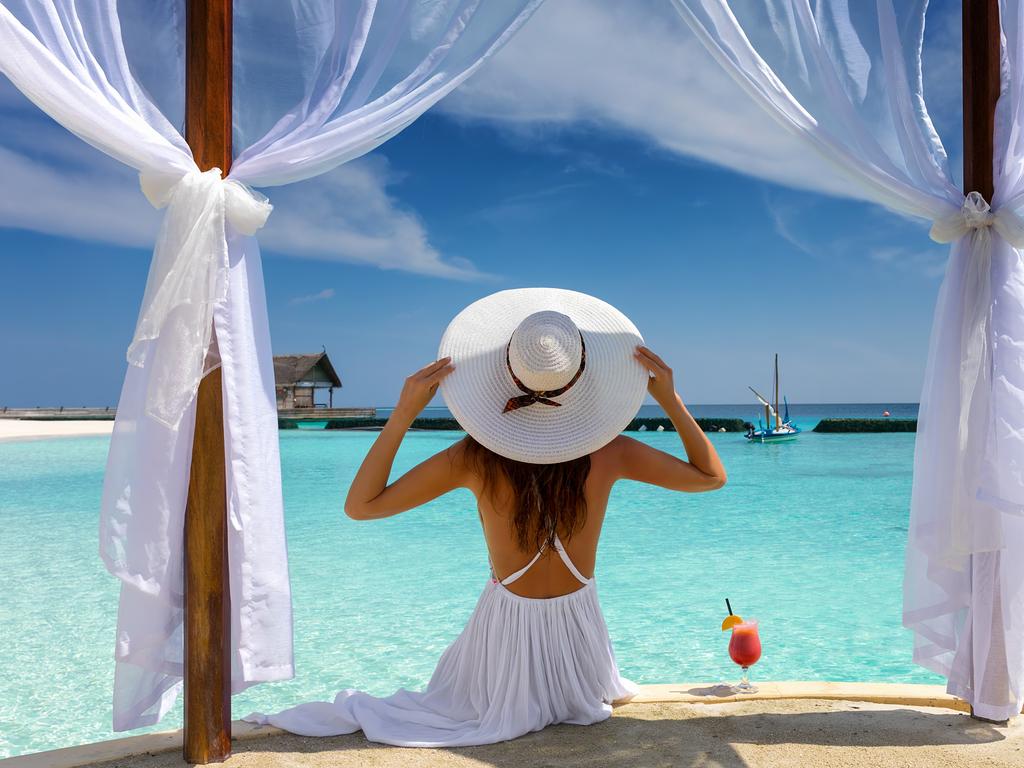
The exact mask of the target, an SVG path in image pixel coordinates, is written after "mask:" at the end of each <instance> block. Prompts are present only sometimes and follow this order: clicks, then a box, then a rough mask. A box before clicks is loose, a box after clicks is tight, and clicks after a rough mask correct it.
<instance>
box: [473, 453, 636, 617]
mask: <svg viewBox="0 0 1024 768" xmlns="http://www.w3.org/2000/svg"><path fill="white" fill-rule="evenodd" d="M611 452H612V451H611V449H609V448H608V447H607V446H606V447H605V448H602V449H600V450H598V451H595V452H594V453H592V454H591V455H590V472H589V474H588V475H587V481H586V485H585V487H584V496H585V498H586V501H587V514H586V518H585V520H584V522H583V525H582V527H581V528H580V529H579V530H577V531H575V532H571V531H567V530H559V531H558V537H559V539H560V540H561V542H562V546H563V547H564V548H565V552H566V554H567V555H568V556H569V559H570V560H571V561H572V562H573V563H574V564H575V566H576V568H577V569H578V570H579V571H580V573H581V574H582V575H583V576H584V577H586V578H592V577H593V575H594V567H595V565H596V561H597V543H598V539H599V538H600V536H601V527H602V525H603V524H604V515H605V510H606V508H607V506H608V496H609V494H610V493H611V489H612V485H613V484H614V482H615V479H616V478H615V474H614V473H613V472H611V471H609V470H610V469H611V468H612V467H611V462H610V460H609V453H611ZM498 482H499V483H500V487H498V488H496V489H495V490H494V492H492V493H485V492H484V490H483V487H482V486H483V482H482V478H480V477H479V475H477V474H476V473H472V472H471V473H469V475H468V478H467V482H466V486H467V487H468V488H469V489H470V490H471V491H473V495H474V496H476V499H477V511H478V512H479V514H480V522H481V525H482V526H483V530H484V539H485V540H486V542H487V551H488V554H489V555H490V560H491V567H492V568H493V569H494V575H495V578H497V579H498V580H499V581H500V580H502V579H505V578H506V577H508V576H509V574H513V573H515V572H516V571H519V570H520V569H521V568H523V567H524V566H526V565H527V564H529V563H530V561H531V560H532V559H533V557H534V556H535V555H536V554H537V553H536V552H534V551H530V552H524V551H523V550H521V549H520V548H519V545H518V543H517V542H516V540H515V536H514V534H513V529H512V525H511V521H510V518H511V515H512V504H511V499H512V489H511V488H510V487H509V485H508V482H507V481H506V480H504V479H500V480H499V481H498ZM581 587H582V584H581V583H580V581H579V579H577V578H576V576H575V575H574V574H573V573H572V572H571V571H570V570H569V568H568V567H567V566H566V564H565V563H564V562H563V561H562V558H561V557H560V556H559V555H558V553H557V552H555V551H554V550H552V549H547V550H545V551H544V552H543V553H542V554H541V556H540V558H539V559H538V560H537V562H535V563H534V564H533V565H532V566H530V568H529V569H528V570H527V571H526V572H525V573H523V575H522V576H520V577H518V578H517V579H516V580H515V582H514V584H510V585H508V587H507V589H509V591H511V592H513V593H515V594H517V595H519V596H521V597H530V598H550V597H559V596H561V595H565V594H568V593H570V592H575V591H576V590H577V589H580V588H581Z"/></svg>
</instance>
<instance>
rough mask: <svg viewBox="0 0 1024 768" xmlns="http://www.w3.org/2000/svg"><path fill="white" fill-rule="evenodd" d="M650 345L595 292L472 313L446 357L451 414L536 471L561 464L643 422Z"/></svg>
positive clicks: (489, 301)
mask: <svg viewBox="0 0 1024 768" xmlns="http://www.w3.org/2000/svg"><path fill="white" fill-rule="evenodd" d="M642 343H643V337H641V336H640V332H639V331H638V330H637V329H636V326H635V325H633V323H631V322H630V321H629V318H627V317H626V316H625V315H623V314H622V313H621V312H619V310H617V309H615V307H613V306H611V305H610V304H606V303H605V302H603V301H601V300H600V299H596V298H594V297H593V296H588V295H587V294H585V293H577V292H576V291H567V290H563V289H561V288H518V289H514V290H508V291H499V292H498V293H492V294H491V295H490V296H485V297H484V298H482V299H480V300H479V301H476V302H474V303H473V304H470V305H469V306H468V307H466V308H465V309H464V310H462V311H461V312H460V313H459V314H458V315H456V317H455V319H454V320H452V322H451V323H450V324H449V326H448V329H447V330H446V331H445V332H444V336H443V337H442V338H441V348H440V350H439V352H438V357H439V358H443V357H451V358H452V363H453V364H454V366H455V370H454V371H453V372H452V373H451V375H449V376H448V377H447V378H446V379H445V380H444V381H443V382H442V383H441V387H440V389H441V394H442V395H443V396H444V401H445V404H446V405H447V406H448V410H450V411H451V412H452V415H453V416H454V417H455V419H456V420H457V421H458V422H459V424H460V425H461V426H462V428H463V429H465V430H466V432H468V433H469V434H470V435H471V436H472V437H473V438H474V439H475V440H476V441H477V442H479V443H480V444H481V445H483V446H484V447H485V448H489V449H490V450H492V451H494V452H495V453H498V454H501V455H502V456H505V457H507V458H510V459H514V460H516V461H522V462H527V463H530V464H555V463H558V462H563V461H570V460H572V459H576V458H579V457H580V456H585V455H587V454H588V453H593V452H594V451H596V450H597V449H598V448H601V447H602V446H604V445H607V444H608V443H609V442H611V441H612V440H613V439H614V438H615V436H616V435H618V434H619V433H620V432H622V430H623V429H625V428H626V426H627V425H628V424H629V422H630V421H631V420H632V419H633V418H634V417H635V416H636V413H637V411H638V410H639V409H640V405H641V403H642V402H643V399H644V395H645V394H646V393H647V380H648V373H647V371H646V369H644V367H643V366H642V365H640V363H639V362H638V361H637V360H636V359H635V358H634V357H633V353H634V352H635V350H636V347H637V345H638V344H642Z"/></svg>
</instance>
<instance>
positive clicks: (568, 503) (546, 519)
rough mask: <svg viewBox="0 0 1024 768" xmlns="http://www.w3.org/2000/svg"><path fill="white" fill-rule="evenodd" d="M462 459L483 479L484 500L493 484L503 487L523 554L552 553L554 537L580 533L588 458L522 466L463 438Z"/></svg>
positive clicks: (583, 520) (490, 493)
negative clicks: (502, 482) (507, 492)
mask: <svg viewBox="0 0 1024 768" xmlns="http://www.w3.org/2000/svg"><path fill="white" fill-rule="evenodd" d="M465 456H466V461H467V463H468V464H469V466H470V467H471V468H472V469H474V470H475V471H476V472H477V474H479V475H480V477H481V478H482V480H483V491H484V493H485V494H488V495H490V496H491V497H492V498H494V494H495V493H496V492H497V490H498V479H499V478H504V479H505V480H506V481H507V482H508V485H509V487H510V488H511V493H512V499H511V501H512V504H511V507H512V516H511V518H510V520H509V524H510V526H511V527H512V532H513V534H514V535H515V539H516V543H517V544H518V546H519V548H520V549H521V550H522V551H524V552H528V551H530V550H531V549H535V550H537V551H540V550H541V549H542V548H544V547H554V546H555V536H556V535H557V534H558V532H559V531H562V532H563V533H564V534H565V538H567V539H568V538H571V537H572V535H573V534H574V533H576V532H577V531H578V530H579V529H580V528H582V527H583V523H584V522H585V521H586V519H587V499H586V496H584V494H583V487H584V485H585V483H586V481H587V475H588V474H590V456H589V455H588V456H581V457H580V458H578V459H573V460H572V461H564V462H561V463H559V464H527V463H525V462H522V461H515V460H513V459H507V458H505V457H504V456H501V455H499V454H497V453H494V451H491V450H489V449H488V448H485V447H484V446H482V445H480V443H478V442H477V441H476V440H474V439H473V438H472V437H469V436H468V435H467V436H466V453H465Z"/></svg>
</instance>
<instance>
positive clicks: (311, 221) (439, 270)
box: [260, 155, 488, 280]
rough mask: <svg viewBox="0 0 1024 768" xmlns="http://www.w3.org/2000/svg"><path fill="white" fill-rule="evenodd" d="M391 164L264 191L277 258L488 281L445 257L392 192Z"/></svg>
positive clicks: (268, 243) (380, 162) (363, 165)
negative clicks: (270, 206) (271, 206)
mask: <svg viewBox="0 0 1024 768" xmlns="http://www.w3.org/2000/svg"><path fill="white" fill-rule="evenodd" d="M395 181H396V179H395V176H394V175H393V174H392V173H391V171H390V167H389V165H388V162H387V159H386V158H384V157H383V156H381V155H372V156H368V157H364V158H361V159H359V160H355V161H353V162H351V163H347V164H346V165H343V166H341V167H340V168H338V169H336V170H334V171H331V172H330V173H328V174H325V175H323V176H320V177H317V178H315V179H311V180H309V181H305V182H302V183H299V184H289V185H288V186H284V187H274V188H271V189H266V190H264V191H265V192H266V193H267V194H268V195H269V196H270V198H271V201H272V202H273V203H274V213H273V214H272V215H271V217H270V220H269V221H268V222H267V226H266V227H265V228H264V229H263V231H262V232H261V233H260V242H261V243H262V244H263V246H264V247H266V248H268V249H270V250H273V251H275V252H277V253H281V254H285V255H292V256H301V257H304V258H311V259H321V260H324V261H345V262H352V263H357V264H366V265H371V266H376V267H379V268H381V269H401V270H405V271H407V272H416V273H419V274H424V275H433V276H436V277H445V278H451V279H455V280H475V279H485V278H487V277H488V276H487V275H485V274H483V273H481V272H479V271H478V270H477V269H476V267H475V266H473V263H472V262H471V261H469V260H467V259H463V258H458V257H454V256H451V257H443V256H442V255H441V253H440V252H439V251H438V250H437V249H436V248H434V247H433V246H432V245H431V244H430V240H429V238H428V236H427V230H426V227H424V225H423V223H422V222H421V221H420V219H419V217H418V216H417V215H416V214H415V213H414V212H412V211H409V210H407V209H405V208H402V207H401V206H400V205H399V204H398V202H397V201H396V200H395V199H394V198H393V197H392V196H391V194H390V193H389V192H388V187H389V186H391V185H392V184H394V183H395Z"/></svg>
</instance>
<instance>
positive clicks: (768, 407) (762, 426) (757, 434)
mask: <svg viewBox="0 0 1024 768" xmlns="http://www.w3.org/2000/svg"><path fill="white" fill-rule="evenodd" d="M748 389H749V390H750V391H751V392H753V393H754V396H755V397H756V398H757V400H758V402H760V403H761V405H763V406H764V423H762V422H761V417H760V416H758V417H757V429H754V427H753V425H751V427H750V429H749V430H747V439H748V440H751V441H753V442H755V443H774V442H778V441H780V440H791V439H793V438H794V437H796V436H797V435H799V434H800V428H799V427H797V426H794V425H793V422H792V421H791V420H790V418H789V402H788V401H787V400H786V398H785V397H783V398H782V403H783V405H784V406H785V411H783V413H782V414H781V415H780V413H779V355H778V353H776V355H775V381H774V383H773V389H774V390H775V404H774V406H773V405H772V403H770V402H769V401H768V398H766V397H765V396H764V395H762V394H761V393H760V392H758V391H757V390H756V389H754V388H753V387H748Z"/></svg>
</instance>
